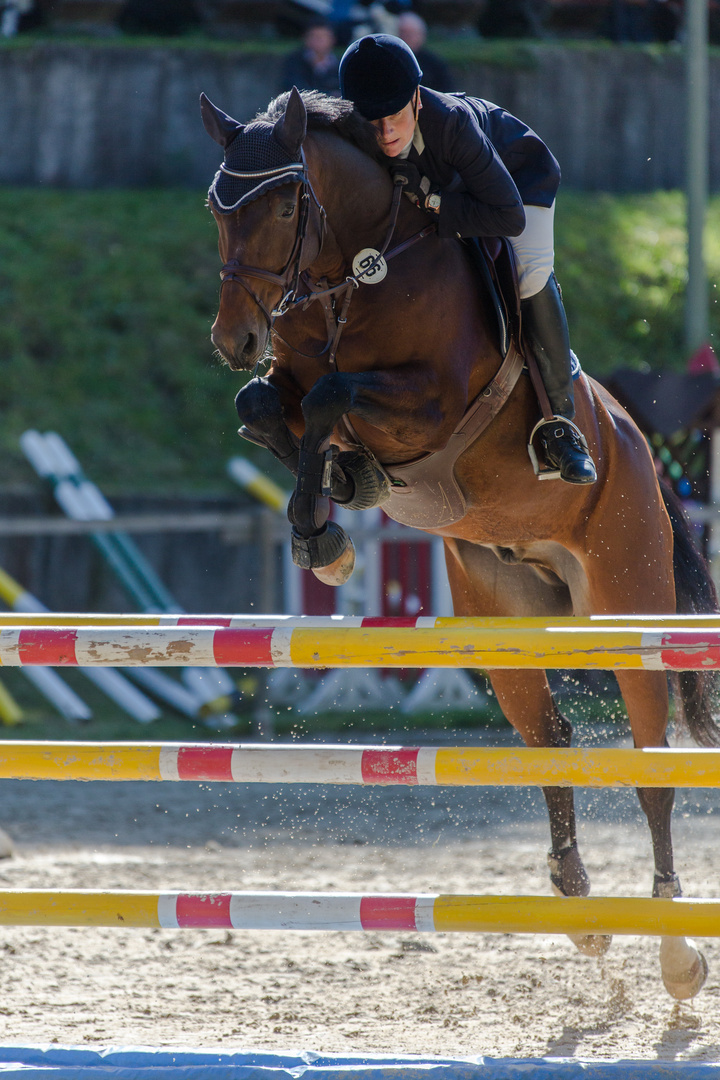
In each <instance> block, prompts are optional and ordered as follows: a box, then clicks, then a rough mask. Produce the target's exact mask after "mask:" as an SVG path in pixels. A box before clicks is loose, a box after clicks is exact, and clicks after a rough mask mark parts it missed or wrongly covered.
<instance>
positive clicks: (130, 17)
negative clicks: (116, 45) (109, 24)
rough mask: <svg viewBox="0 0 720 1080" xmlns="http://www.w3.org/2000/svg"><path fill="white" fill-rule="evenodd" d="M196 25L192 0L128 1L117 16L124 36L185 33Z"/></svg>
mask: <svg viewBox="0 0 720 1080" xmlns="http://www.w3.org/2000/svg"><path fill="white" fill-rule="evenodd" d="M199 24H200V15H199V14H198V11H197V8H196V7H195V2H194V0H127V3H126V4H125V7H124V8H123V9H122V11H121V12H120V15H119V17H118V26H119V27H120V29H121V30H122V31H124V33H126V34H158V35H160V36H165V35H175V34H184V33H185V32H186V31H187V30H191V29H192V28H193V27H195V26H198V25H199Z"/></svg>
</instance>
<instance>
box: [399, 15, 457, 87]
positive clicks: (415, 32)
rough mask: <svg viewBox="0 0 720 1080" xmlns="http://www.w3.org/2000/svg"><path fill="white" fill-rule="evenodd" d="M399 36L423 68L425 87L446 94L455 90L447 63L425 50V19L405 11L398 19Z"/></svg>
mask: <svg viewBox="0 0 720 1080" xmlns="http://www.w3.org/2000/svg"><path fill="white" fill-rule="evenodd" d="M397 36H398V37H399V38H402V40H403V41H404V42H405V44H406V45H409V46H410V48H411V49H412V51H413V52H414V53H415V57H416V59H417V62H418V64H419V65H420V67H421V68H422V73H423V79H422V84H423V86H428V87H429V88H430V89H431V90H439V91H440V93H441V94H446V93H447V92H448V91H449V90H452V89H453V79H452V76H451V75H450V70H449V68H448V66H447V64H446V63H445V61H444V60H443V59H442V58H441V57H439V56H437V55H436V54H435V53H434V52H430V50H429V49H426V48H425V40H426V38H427V24H426V22H425V20H424V19H422V18H421V17H420V16H419V15H416V14H415V12H414V11H404V12H403V13H402V14H401V15H400V16H399V18H398V24H397Z"/></svg>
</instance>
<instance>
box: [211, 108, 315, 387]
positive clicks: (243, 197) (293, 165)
mask: <svg viewBox="0 0 720 1080" xmlns="http://www.w3.org/2000/svg"><path fill="white" fill-rule="evenodd" d="M200 107H201V111H202V118H203V123H204V124H205V128H206V130H207V132H208V134H209V135H211V136H212V138H213V139H215V141H216V142H218V143H220V145H221V146H222V147H224V150H225V159H224V161H223V163H222V165H221V166H220V169H219V170H218V172H217V173H216V175H215V179H214V180H213V182H212V184H211V186H210V191H209V193H208V202H209V205H210V208H211V210H212V212H213V214H214V216H215V220H216V222H217V226H218V231H219V242H218V247H219V250H220V257H221V258H222V261H223V269H222V271H221V277H222V279H223V286H222V287H221V293H220V308H219V311H218V315H217V318H216V320H215V323H214V325H213V328H212V341H213V344H214V345H216V346H217V348H218V350H219V351H220V353H221V354H222V356H223V357H224V358H225V360H226V361H227V363H228V364H229V365H230V367H231V368H232V369H233V370H235V371H238V370H244V369H251V368H252V367H253V365H254V364H255V363H256V361H257V360H258V359H259V358H260V357H261V356H262V355H263V352H264V350H265V347H266V345H267V341H268V336H269V332H270V327H271V323H272V319H273V313H274V312H275V311H277V309H278V307H279V306H280V305H281V304H282V302H283V300H284V299H286V298H287V296H288V294H289V293H292V292H293V291H294V289H295V288H297V284H298V276H299V274H300V271H301V270H304V269H305V268H306V267H307V266H308V265H309V264H310V262H312V260H313V259H314V258H315V257H316V256H317V254H318V251H319V248H320V244H321V242H322V226H321V220H320V219H321V212H320V209H319V207H318V206H317V204H316V203H315V202H313V201H312V200H311V198H310V193H311V189H310V187H309V180H308V176H307V166H306V163H305V157H304V153H303V149H302V144H303V141H304V139H305V134H306V130H307V112H306V109H305V104H304V102H303V100H302V98H301V96H300V94H299V93H298V91H297V90H293V91H292V92H291V93H290V95H289V97H288V101H287V106H286V108H285V111H284V113H283V115H282V116H281V117H280V118H279V119H278V120H277V121H276V122H275V123H274V124H272V123H267V122H265V121H262V120H255V121H253V122H252V123H250V124H247V125H244V124H241V123H239V122H238V121H237V120H233V119H232V117H230V116H228V115H227V114H226V113H224V112H222V111H221V110H220V109H218V108H216V106H215V105H213V104H212V102H211V101H209V100H208V98H207V97H205V95H204V94H203V95H202V96H201V98H200Z"/></svg>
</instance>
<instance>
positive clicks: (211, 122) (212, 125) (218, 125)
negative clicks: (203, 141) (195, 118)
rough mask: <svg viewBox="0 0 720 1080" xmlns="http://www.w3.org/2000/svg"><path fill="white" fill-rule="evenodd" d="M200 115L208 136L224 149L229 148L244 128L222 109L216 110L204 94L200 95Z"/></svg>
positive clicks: (215, 106)
mask: <svg viewBox="0 0 720 1080" xmlns="http://www.w3.org/2000/svg"><path fill="white" fill-rule="evenodd" d="M200 113H201V115H202V121H203V124H204V125H205V130H206V131H207V133H208V135H209V136H210V137H211V138H212V139H214V140H215V142H216V143H220V145H221V146H224V147H227V146H229V145H230V143H231V142H232V141H233V139H234V138H235V136H236V135H239V134H240V132H241V131H242V130H243V128H244V126H245V125H244V124H241V123H240V122H239V121H238V120H233V118H232V116H228V114H227V113H224V112H223V111H222V109H218V107H217V105H213V103H212V101H211V100H210V98H209V97H206V96H205V94H201V95H200Z"/></svg>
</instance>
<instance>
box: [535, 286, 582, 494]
mask: <svg viewBox="0 0 720 1080" xmlns="http://www.w3.org/2000/svg"><path fill="white" fill-rule="evenodd" d="M522 318H523V328H524V331H525V334H526V335H527V338H528V341H529V342H530V344H531V346H532V349H533V352H534V353H535V357H536V359H537V363H538V368H539V369H540V375H541V377H542V381H543V384H544V386H545V389H546V391H547V395H548V398H549V399H550V407H551V408H552V411H553V412H554V414H555V418H554V419H553V420H552V422H548V423H546V424H544V425H543V426H542V427H541V428H540V431H539V434H538V437H539V439H540V442H541V444H542V448H543V451H544V454H545V459H546V461H547V463H548V465H550V466H551V467H552V468H554V469H558V470H559V471H560V477H561V479H562V480H565V481H567V483H568V484H594V483H595V481H596V480H597V473H596V471H595V465H594V463H593V460H592V458H591V457H590V452H589V450H588V447H587V443H586V442H585V439H584V438H583V435H582V433H581V432H580V431H579V429H578V428H577V427H576V426H575V424H572V423H570V421H571V420H572V418H573V416H574V415H575V402H574V400H573V381H572V372H571V364H572V361H571V357H570V335H569V333H568V325H567V318H566V316H565V307H564V306H563V302H562V296H561V294H560V288H559V286H558V283H557V278H556V277H555V274H551V275H550V277H549V278H548V281H547V285H546V286H545V288H544V289H541V291H540V292H539V293H536V294H535V296H531V297H530V298H529V299H527V300H523V302H522Z"/></svg>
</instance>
